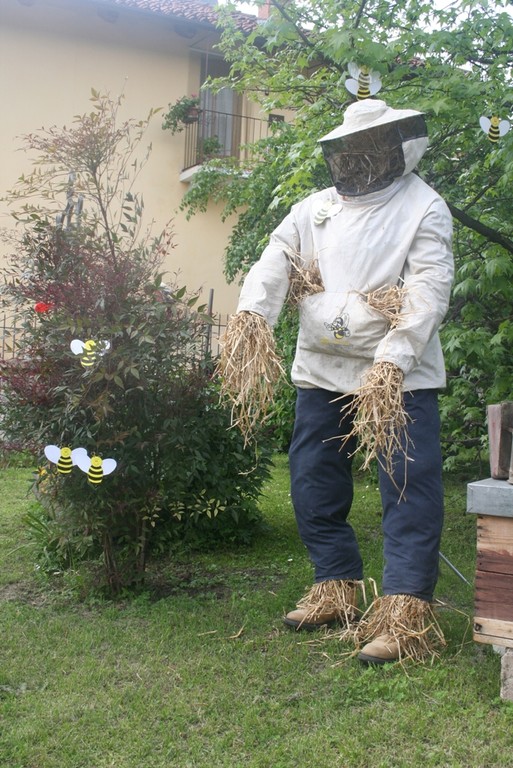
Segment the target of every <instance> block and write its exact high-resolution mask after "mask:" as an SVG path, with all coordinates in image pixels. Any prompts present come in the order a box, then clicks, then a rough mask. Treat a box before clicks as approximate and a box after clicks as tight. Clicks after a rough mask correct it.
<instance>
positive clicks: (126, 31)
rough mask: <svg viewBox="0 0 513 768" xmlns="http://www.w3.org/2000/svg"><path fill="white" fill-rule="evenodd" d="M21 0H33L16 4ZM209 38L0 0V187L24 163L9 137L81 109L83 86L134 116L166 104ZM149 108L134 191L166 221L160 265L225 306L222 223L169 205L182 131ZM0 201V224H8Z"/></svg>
mask: <svg viewBox="0 0 513 768" xmlns="http://www.w3.org/2000/svg"><path fill="white" fill-rule="evenodd" d="M27 2H30V3H32V2H33V4H32V5H27V4H25V3H27ZM211 40H212V33H211V32H209V31H208V30H207V29H206V28H204V29H202V30H201V31H200V34H199V35H197V36H196V38H194V39H192V40H188V39H185V38H183V37H180V36H179V35H177V34H176V32H175V31H174V30H173V25H172V23H171V22H170V21H169V20H163V19H161V18H156V17H155V16H152V15H151V14H149V15H148V16H141V15H140V14H137V15H136V14H133V13H128V12H126V11H120V12H119V14H118V16H117V18H116V20H114V21H105V20H103V19H102V18H100V16H99V15H98V13H97V9H96V5H95V3H94V2H89V0H22V2H21V3H20V2H19V0H0V105H1V109H2V119H1V122H0V136H1V141H0V169H1V171H0V196H1V195H3V194H4V193H5V191H7V190H8V189H10V188H11V187H12V186H13V184H14V183H15V181H16V179H17V178H18V177H19V175H20V174H21V173H22V172H24V171H27V170H28V168H29V166H28V165H27V158H26V157H25V155H24V154H23V153H21V152H19V151H17V149H19V147H20V141H19V139H18V138H17V137H19V136H20V135H22V134H26V133H30V132H33V131H34V130H37V129H38V128H40V127H45V128H48V127H50V126H52V125H57V126H62V125H70V124H71V121H72V118H73V116H74V115H76V114H81V113H84V112H86V111H88V110H89V108H90V102H89V97H90V91H91V88H95V89H96V90H97V91H101V92H108V93H110V94H111V95H114V96H116V95H118V94H119V93H121V92H123V93H124V95H125V101H124V103H123V109H122V112H121V117H122V118H137V119H139V118H143V117H145V116H146V114H147V113H148V111H149V110H150V108H154V107H163V108H166V107H167V105H168V103H170V102H173V101H175V99H177V98H178V97H179V96H182V95H184V94H190V93H192V92H196V93H197V92H198V89H199V61H200V54H199V53H194V52H191V51H190V47H195V48H197V49H201V50H205V48H207V47H208V46H209V44H210V42H211ZM161 122H162V121H161V118H160V117H159V116H157V117H156V118H155V119H154V120H153V122H152V125H151V127H150V131H149V133H148V143H149V142H151V143H152V144H153V152H152V155H151V158H150V162H149V164H148V165H147V167H146V168H145V170H144V173H143V176H142V177H141V186H140V187H139V186H138V190H140V191H142V192H143V194H144V201H145V210H146V214H147V216H148V217H149V218H153V219H155V221H156V222H157V227H156V229H157V230H158V229H159V228H160V227H161V226H162V225H163V224H164V223H165V222H166V221H167V220H168V219H169V218H173V220H174V230H175V243H176V248H175V249H174V250H173V252H172V254H171V258H170V259H169V261H168V262H167V263H166V265H165V268H166V269H167V270H168V271H169V273H170V274H174V273H176V272H179V274H180V278H179V282H180V284H186V285H187V287H188V288H189V289H191V290H196V289H199V288H202V289H203V298H204V299H205V300H206V299H207V298H208V295H209V290H210V289H211V288H213V289H214V295H215V299H214V309H215V310H216V311H217V312H220V313H225V312H232V311H233V310H234V308H235V306H236V298H237V295H238V291H239V289H238V287H237V286H233V285H232V286H227V284H226V281H225V278H224V276H223V272H222V268H223V251H224V248H225V245H226V242H227V238H228V234H229V230H230V224H229V223H223V222H221V219H220V215H219V209H216V208H215V207H212V208H211V209H209V211H208V213H207V214H200V215H197V216H195V217H193V218H192V219H191V221H186V219H185V215H184V214H183V213H180V212H179V211H178V207H179V204H180V201H181V198H182V195H183V193H184V191H185V189H186V188H187V187H186V185H185V184H184V183H183V182H180V180H179V175H180V171H181V168H182V160H183V142H184V134H183V133H179V134H176V135H174V136H172V135H171V133H170V132H169V131H163V130H162V129H161ZM10 222H11V219H10V216H9V213H8V209H7V207H6V205H5V204H4V203H0V226H6V225H10Z"/></svg>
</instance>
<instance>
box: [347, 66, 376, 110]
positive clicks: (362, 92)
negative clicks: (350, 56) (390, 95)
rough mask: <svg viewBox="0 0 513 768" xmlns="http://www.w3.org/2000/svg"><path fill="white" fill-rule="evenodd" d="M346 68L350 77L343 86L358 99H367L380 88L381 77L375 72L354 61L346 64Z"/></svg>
mask: <svg viewBox="0 0 513 768" xmlns="http://www.w3.org/2000/svg"><path fill="white" fill-rule="evenodd" d="M347 68H348V70H349V74H350V75H351V77H350V78H348V79H347V80H346V82H345V86H346V88H347V90H348V91H349V93H352V94H353V96H356V98H357V99H358V101H362V100H363V99H368V98H369V97H370V96H374V95H375V94H376V93H377V92H378V91H379V90H381V77H380V75H379V74H378V73H377V72H373V71H372V70H371V69H369V68H368V67H359V66H358V65H357V64H354V63H352V64H348V67H347Z"/></svg>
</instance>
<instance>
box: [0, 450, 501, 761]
mask: <svg viewBox="0 0 513 768" xmlns="http://www.w3.org/2000/svg"><path fill="white" fill-rule="evenodd" d="M29 479H30V470H28V469H5V470H2V471H1V472H0V766H1V767H2V768H175V767H176V768H216V767H217V766H230V767H231V768H242V767H243V766H244V767H248V768H293V767H295V766H301V767H302V768H324V766H333V767H334V768H360V767H361V768H369V767H372V768H410V767H411V766H422V768H428V767H430V766H447V767H448V768H449V767H450V768H498V767H499V766H505V767H509V768H511V767H512V766H513V704H511V703H507V702H504V701H501V700H500V698H499V685H500V657H499V656H498V654H496V653H495V652H494V651H493V649H492V648H491V647H490V646H485V645H480V644H477V643H474V642H473V640H472V632H471V617H472V601H473V592H472V589H471V588H470V587H469V586H468V585H466V584H465V583H464V582H463V581H462V580H461V579H459V578H458V577H457V576H456V575H455V574H454V573H453V571H452V570H451V569H450V568H448V567H447V565H445V564H444V563H441V575H440V580H439V584H438V589H437V595H436V596H437V598H438V599H439V600H440V601H442V603H443V604H444V605H443V607H442V608H441V609H440V613H439V618H440V623H441V626H442V627H443V630H444V632H445V635H446V639H447V643H448V645H447V648H446V650H445V651H444V652H443V655H442V657H441V658H440V659H439V660H437V661H436V662H435V663H434V664H433V665H431V664H428V665H419V666H411V665H410V666H407V667H406V668H404V667H402V666H400V665H394V666H389V667H386V668H376V669H374V668H365V667H362V666H361V665H360V664H359V663H358V661H357V660H356V659H354V658H351V657H348V656H347V651H348V650H350V649H348V647H347V646H344V645H342V644H341V643H340V641H339V640H337V639H336V638H323V637H322V636H319V635H316V636H313V635H308V636H307V637H305V636H304V635H302V634H299V633H294V632H292V631H290V630H287V629H286V628H285V627H284V626H283V625H282V623H281V616H282V615H283V612H284V611H286V610H288V609H290V608H291V607H292V606H293V605H294V604H295V601H296V599H297V598H299V597H300V596H301V595H302V594H303V592H304V590H305V588H306V587H309V586H310V585H311V580H312V570H311V566H310V564H309V563H308V560H307V557H306V555H305V551H304V549H303V547H302V545H301V543H300V542H299V540H298V537H297V533H296V528H295V523H294V519H293V513H292V508H291V502H290V497H289V489H288V474H287V464H286V458H285V457H283V456H278V457H277V458H276V467H275V471H274V474H273V478H272V480H271V481H270V482H269V483H268V484H267V486H266V490H265V496H264V497H263V498H262V509H263V511H264V513H265V517H266V519H267V521H268V523H269V526H270V527H269V530H268V532H267V533H265V534H263V535H262V536H261V537H260V538H259V540H258V541H256V542H255V543H254V544H253V545H252V546H251V547H248V548H244V549H237V550H235V551H228V550H222V551H216V552H214V553H207V554H205V553H203V554H200V555H194V556H192V555H191V556H190V557H189V558H185V557H181V558H180V559H178V560H175V561H174V562H172V563H168V564H160V565H159V572H158V582H157V580H156V578H155V585H156V586H155V589H153V590H152V591H149V592H148V593H147V594H145V595H143V596H139V597H137V598H133V599H130V600H129V599H125V600H119V601H117V602H113V603H109V602H106V601H102V600H99V599H95V600H93V599H91V598H89V599H88V600H86V601H80V600H78V599H77V597H76V589H77V579H76V578H70V577H66V576H62V575H59V576H55V577H54V581H53V582H50V584H48V582H45V581H44V580H43V579H42V577H41V576H40V575H38V573H37V571H36V570H35V569H34V565H33V562H34V552H33V549H32V545H31V543H30V540H29V539H28V537H27V533H26V531H25V529H24V528H23V525H22V524H21V522H20V518H21V516H22V515H23V513H24V512H25V511H26V510H27V509H28V508H29V506H30V504H31V500H30V498H29V497H28V496H27V487H28V480H29ZM471 479H478V478H471ZM465 505H466V481H464V480H459V481H458V480H451V479H450V478H448V479H447V480H446V508H447V518H446V527H445V533H444V540H443V544H442V552H443V554H444V555H445V556H446V557H447V558H449V560H450V561H451V562H452V563H453V564H454V565H455V566H456V567H457V568H458V569H459V570H460V571H461V572H462V573H463V574H465V576H466V577H467V578H468V579H469V580H470V581H472V580H473V573H474V567H475V525H476V521H475V518H474V517H472V516H467V515H466V514H465ZM379 508H380V505H379V495H378V493H377V490H376V487H375V483H373V481H372V478H371V476H370V475H365V476H362V477H359V478H358V479H357V488H356V495H355V504H354V509H353V513H352V521H353V523H354V526H355V529H356V531H357V534H358V537H359V540H360V544H361V549H362V553H363V554H364V560H365V562H366V564H367V574H366V575H367V577H372V578H374V579H376V580H377V581H378V584H379V579H380V573H381V566H382V562H381V535H380V516H379ZM152 576H155V577H156V574H153V575H152V574H150V579H151V577H152ZM157 586H158V589H157V588H156V587H157ZM344 654H346V655H344Z"/></svg>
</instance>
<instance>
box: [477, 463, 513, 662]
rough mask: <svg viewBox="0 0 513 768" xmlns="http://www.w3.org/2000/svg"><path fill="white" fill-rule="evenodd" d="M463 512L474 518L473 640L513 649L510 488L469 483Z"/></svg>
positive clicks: (512, 492)
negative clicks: (475, 550) (475, 531)
mask: <svg viewBox="0 0 513 768" xmlns="http://www.w3.org/2000/svg"><path fill="white" fill-rule="evenodd" d="M467 512H468V513H470V514H475V515H477V560H476V582H475V602H474V640H476V641H477V642H479V643H491V644H493V645H502V646H507V647H513V485H511V484H510V483H508V482H507V481H505V480H495V479H492V478H490V479H487V480H479V481H477V482H475V483H469V484H468V486H467Z"/></svg>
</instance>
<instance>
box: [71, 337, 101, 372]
mask: <svg viewBox="0 0 513 768" xmlns="http://www.w3.org/2000/svg"><path fill="white" fill-rule="evenodd" d="M70 348H71V351H72V352H73V354H75V355H80V356H81V357H80V363H81V365H82V366H83V367H84V368H92V366H93V365H94V364H95V363H96V362H97V360H98V358H99V357H101V355H104V354H105V353H106V352H108V351H109V349H110V342H108V341H94V339H88V340H87V341H81V340H80V339H73V341H72V342H71V344H70Z"/></svg>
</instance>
